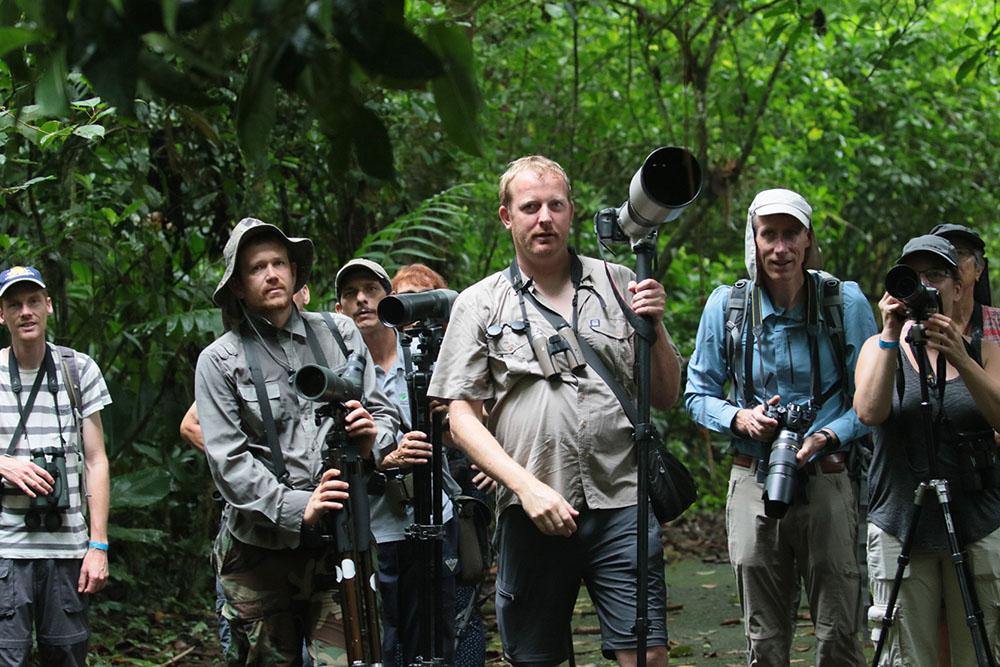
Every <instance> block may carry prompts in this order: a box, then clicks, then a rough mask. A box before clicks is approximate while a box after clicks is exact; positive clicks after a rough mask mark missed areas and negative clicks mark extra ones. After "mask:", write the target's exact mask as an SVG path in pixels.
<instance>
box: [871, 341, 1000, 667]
mask: <svg viewBox="0 0 1000 667" xmlns="http://www.w3.org/2000/svg"><path fill="white" fill-rule="evenodd" d="M906 342H907V343H910V344H911V345H912V346H913V350H914V353H915V355H916V357H917V370H918V371H919V374H920V414H921V418H922V421H923V427H924V428H923V430H924V433H926V434H927V436H926V437H927V441H926V445H927V460H928V466H927V475H926V477H927V478H926V479H924V480H923V481H921V482H920V484H919V485H918V486H917V489H916V492H915V497H914V500H913V515H912V516H911V517H910V525H909V526H908V527H907V529H906V535H905V537H904V538H903V546H902V550H901V551H900V553H899V558H898V560H897V563H898V565H897V567H896V575H895V578H894V579H893V581H892V589H891V590H890V592H889V600H888V602H887V603H886V610H885V615H884V616H883V617H882V627H881V632H880V633H879V638H878V643H877V644H876V645H875V655H874V657H873V658H872V667H878V664H879V659H880V658H881V656H882V650H883V649H884V648H885V642H886V638H887V637H888V636H889V631H890V629H891V628H892V624H893V621H894V620H895V619H894V615H895V606H896V599H897V598H898V596H899V589H900V586H901V585H902V583H903V573H904V572H905V571H906V566H907V564H909V562H910V550H911V547H912V546H913V539H914V536H915V535H916V532H917V524H918V522H919V520H920V514H921V511H922V510H923V506H924V502H925V501H926V499H927V497H928V492H930V491H931V490H933V491H934V493H935V495H936V498H937V503H938V507H940V508H941V512H942V514H943V515H944V524H945V530H946V532H947V534H948V545H949V547H950V549H951V559H952V562H953V563H954V564H955V574H956V576H957V577H958V586H959V590H960V591H961V593H962V604H963V606H964V608H965V621H966V624H967V625H968V626H969V632H970V633H971V634H972V645H973V647H974V649H975V651H976V664H978V665H979V667H996V661H995V660H994V658H993V653H992V651H991V650H990V643H989V639H988V637H987V634H986V626H985V624H984V623H983V610H982V608H981V607H980V606H979V602H978V600H977V599H976V591H975V588H973V586H972V583H971V577H970V575H969V569H968V567H969V564H968V559H967V556H966V553H965V549H964V547H963V545H962V544H961V542H960V541H959V539H958V534H957V532H956V531H955V522H954V520H953V518H952V514H951V488H950V487H949V485H948V480H946V479H941V478H937V477H935V475H934V474H933V471H934V468H935V465H936V460H937V443H936V441H935V437H936V434H935V431H934V419H933V416H932V414H931V403H930V390H929V387H928V379H927V370H928V366H929V364H928V361H927V338H926V328H925V327H924V325H923V324H920V323H919V322H918V323H916V324H914V325H913V326H911V327H910V331H909V333H907V335H906ZM938 359H939V360H941V361H943V356H939V357H938ZM937 382H938V383H940V385H939V386H940V390H941V391H942V392H943V391H944V382H945V372H944V364H943V363H939V364H938V374H937ZM941 407H942V409H943V406H941Z"/></svg>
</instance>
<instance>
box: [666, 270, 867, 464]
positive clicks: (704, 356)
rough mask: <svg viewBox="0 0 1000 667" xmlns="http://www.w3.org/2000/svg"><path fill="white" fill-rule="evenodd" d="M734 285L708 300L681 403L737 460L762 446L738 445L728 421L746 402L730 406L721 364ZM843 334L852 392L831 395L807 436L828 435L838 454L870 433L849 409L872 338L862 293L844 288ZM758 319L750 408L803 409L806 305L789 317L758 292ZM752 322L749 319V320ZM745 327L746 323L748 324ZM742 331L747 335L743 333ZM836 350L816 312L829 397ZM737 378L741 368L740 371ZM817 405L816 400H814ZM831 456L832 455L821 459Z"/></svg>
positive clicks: (808, 386) (807, 367)
mask: <svg viewBox="0 0 1000 667" xmlns="http://www.w3.org/2000/svg"><path fill="white" fill-rule="evenodd" d="M730 289H731V286H729V285H723V286H721V287H717V288H716V289H715V291H713V292H712V294H711V296H709V298H708V302H707V303H706V304H705V310H704V312H703V313H702V316H701V322H700V324H699V325H698V338H697V341H696V342H695V350H694V354H693V355H692V356H691V360H690V362H689V363H688V371H687V386H686V387H685V390H684V401H685V403H686V405H687V410H688V413H689V414H690V415H691V418H692V419H693V420H694V421H696V422H697V423H699V424H701V425H702V426H704V427H705V428H708V429H710V430H712V431H716V432H717V433H723V434H725V435H728V436H730V437H732V438H733V444H734V446H735V447H736V449H737V450H739V451H740V453H744V454H749V455H751V456H762V455H763V453H764V450H763V448H762V443H759V442H755V441H753V440H749V439H745V438H741V437H739V436H737V435H736V434H735V433H734V432H733V430H732V423H733V418H734V417H735V416H736V413H737V412H739V410H740V409H741V408H744V407H753V406H745V405H743V401H744V397H743V396H742V395H740V396H738V397H737V401H738V403H739V404H738V405H734V404H733V403H731V402H730V401H729V400H728V392H727V383H729V381H730V370H729V368H728V364H727V361H726V302H727V301H728V298H729V290H730ZM843 294H844V327H845V330H846V334H847V336H846V337H847V372H846V373H845V374H844V381H845V382H846V383H848V386H849V388H850V391H849V392H847V391H845V390H844V387H843V386H841V387H840V389H839V390H838V391H837V392H835V393H834V394H833V395H832V396H830V397H829V398H828V399H827V400H826V402H825V403H823V406H822V408H820V410H819V413H818V414H817V415H816V420H815V422H813V426H812V427H811V429H810V431H809V432H810V433H812V432H814V431H817V430H819V429H821V428H826V429H829V430H830V431H832V432H833V433H835V434H836V435H837V438H838V439H839V440H840V443H841V444H840V447H839V448H838V449H839V450H843V449H846V448H847V446H848V444H849V443H850V442H851V441H852V440H855V439H857V438H859V437H861V436H862V435H864V434H866V433H868V432H869V431H870V430H871V429H870V428H868V427H867V426H864V425H863V424H862V423H861V422H860V421H859V420H858V415H857V413H855V412H854V408H853V407H852V406H851V398H850V397H852V396H853V395H854V367H855V366H856V365H857V362H858V353H859V352H860V351H861V346H862V345H863V344H864V342H865V341H866V340H867V339H868V338H869V337H870V336H872V335H874V334H875V333H876V332H877V328H876V325H875V316H874V315H873V314H872V308H871V305H870V304H869V303H868V300H867V299H866V298H865V296H864V294H862V293H861V289H860V288H859V287H858V285H857V283H854V282H844V289H843ZM760 295H761V316H762V325H763V333H762V335H760V336H759V337H758V336H755V340H754V350H753V370H752V375H753V378H752V380H753V397H754V401H755V404H757V403H764V402H765V401H767V400H768V399H770V398H771V397H772V396H774V395H775V394H778V395H780V396H781V401H780V404H781V405H786V404H788V403H796V404H805V403H806V401H808V400H809V399H810V398H811V397H812V387H813V384H812V382H813V380H812V373H811V362H810V355H809V336H808V333H807V331H806V306H805V303H801V304H799V305H797V306H796V307H795V308H792V309H791V310H788V311H786V310H785V309H784V308H777V307H775V306H774V305H773V304H772V303H771V299H770V297H769V296H768V294H767V290H765V289H761V290H760ZM746 319H747V320H749V314H748V316H747V318H746ZM745 325H746V326H749V321H747V322H746V323H745ZM744 331H745V329H744ZM741 340H742V341H743V343H742V344H743V345H745V344H746V338H745V335H744V336H743V337H741ZM834 345H835V343H834V341H832V340H831V339H830V336H829V335H828V334H827V331H826V327H825V326H824V324H823V313H822V309H820V333H819V340H818V351H819V358H820V380H821V382H820V384H821V386H822V388H823V391H824V392H826V391H827V390H828V389H829V388H830V387H831V386H833V385H834V384H835V383H837V382H838V381H840V379H841V372H840V370H838V368H837V364H836V356H835V354H834V347H833V346H834ZM737 372H739V373H740V374H742V373H743V368H742V367H741V368H739V369H737ZM817 398H818V397H817ZM823 453H824V454H829V453H830V452H829V451H825V450H824V452H823Z"/></svg>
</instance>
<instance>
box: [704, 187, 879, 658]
mask: <svg viewBox="0 0 1000 667" xmlns="http://www.w3.org/2000/svg"><path fill="white" fill-rule="evenodd" d="M745 239H746V240H745V250H746V252H745V259H746V266H747V272H748V273H749V276H750V281H740V282H738V283H737V284H736V285H735V286H728V285H727V286H722V287H719V288H717V289H716V290H715V291H714V292H712V294H711V296H710V297H709V298H708V302H707V303H706V304H705V310H704V313H703V314H702V317H701V323H700V325H699V327H698V337H697V341H696V346H695V351H694V354H693V355H692V357H691V361H690V363H689V364H688V380H687V388H686V390H685V399H686V401H687V409H688V412H689V413H690V414H691V417H692V418H693V419H694V420H695V421H696V422H698V423H699V424H701V425H702V426H704V427H706V428H708V429H711V430H713V431H716V432H718V433H723V434H725V435H728V436H730V437H731V438H732V446H731V450H730V451H732V452H733V453H734V457H733V468H732V473H731V476H730V481H729V496H728V499H727V502H726V526H727V532H728V537H729V555H730V559H731V561H732V565H733V572H734V573H735V575H736V583H737V587H738V590H739V597H740V607H741V608H742V611H743V618H744V629H745V632H746V635H747V643H748V649H749V651H748V656H747V657H748V664H751V665H787V664H788V661H789V652H790V650H791V641H792V636H793V632H794V627H793V623H792V622H791V620H790V619H789V609H790V608H791V607H792V601H793V598H794V596H795V593H796V591H797V589H798V586H799V576H800V575H801V576H802V577H803V579H804V581H805V588H806V593H807V597H808V600H809V610H810V614H811V617H812V620H813V623H814V625H815V629H816V631H815V634H816V641H817V647H816V664H817V665H827V666H834V665H835V666H836V667H841V666H842V665H862V664H864V656H863V655H862V652H861V644H860V641H859V631H860V628H859V627H858V617H859V610H860V604H861V584H860V572H859V563H858V557H857V554H856V551H855V544H856V538H857V530H858V525H857V524H858V517H857V504H856V502H855V497H854V492H853V490H852V487H851V480H850V479H849V477H848V473H847V462H848V457H849V456H850V454H851V452H850V450H851V448H852V447H856V446H858V445H856V444H855V443H854V441H855V440H856V439H857V438H859V437H861V436H862V435H864V434H865V433H866V432H867V429H866V428H865V427H864V426H863V425H862V424H861V423H860V422H859V421H858V418H857V415H856V414H855V413H854V411H853V409H852V408H851V396H852V392H853V388H854V385H853V379H854V366H855V362H856V360H857V355H858V352H859V351H860V349H861V345H862V344H863V343H864V341H865V340H866V339H867V338H868V336H870V335H871V334H872V333H874V332H875V331H876V328H875V318H874V316H873V315H872V310H871V306H869V304H868V301H867V300H866V299H865V297H864V295H863V294H862V293H861V290H860V289H859V288H858V286H857V285H856V284H855V283H853V282H844V283H841V282H840V281H839V280H837V279H836V278H833V277H832V276H829V275H828V274H821V273H819V272H818V271H814V269H819V268H820V267H821V259H820V254H819V247H818V244H817V241H816V236H815V233H814V231H813V227H812V207H810V206H809V204H808V202H806V200H805V199H804V198H803V197H802V196H801V195H799V194H798V193H796V192H792V191H791V190H785V189H772V190H764V191H763V192H760V193H758V194H757V196H756V197H755V198H754V200H753V202H752V203H751V204H750V208H749V210H748V212H747V225H746V237H745ZM727 383H729V384H730V387H731V390H730V392H729V393H728V395H727V391H726V384H727ZM772 445H774V446H772ZM765 489H766V491H767V493H768V495H767V496H766V497H765V495H764V494H765Z"/></svg>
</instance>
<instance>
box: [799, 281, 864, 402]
mask: <svg viewBox="0 0 1000 667" xmlns="http://www.w3.org/2000/svg"><path fill="white" fill-rule="evenodd" d="M810 273H813V274H815V275H816V279H817V280H819V281H820V284H819V292H820V309H821V310H822V313H823V323H824V324H825V326H826V332H827V335H828V336H829V337H830V341H831V342H832V343H833V358H834V361H835V362H836V364H837V372H838V374H839V375H840V380H841V384H842V386H843V388H844V391H845V392H846V393H847V398H848V400H853V399H854V392H853V391H852V387H853V383H852V382H851V381H850V378H849V377H848V375H849V373H848V372H847V328H846V326H845V324H844V281H842V280H840V279H839V278H837V277H836V276H833V275H831V274H829V273H827V272H826V271H810Z"/></svg>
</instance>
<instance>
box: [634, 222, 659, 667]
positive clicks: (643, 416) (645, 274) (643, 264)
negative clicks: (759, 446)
mask: <svg viewBox="0 0 1000 667" xmlns="http://www.w3.org/2000/svg"><path fill="white" fill-rule="evenodd" d="M656 235H657V233H656V231H655V230H654V231H653V232H650V233H649V234H648V235H647V236H646V237H645V238H643V239H642V240H641V241H639V242H637V243H634V244H633V245H632V251H633V252H634V253H635V281H636V282H637V283H641V282H642V281H643V280H645V279H646V278H649V277H650V276H652V275H653V255H654V254H655V253H656ZM643 319H644V320H645V321H646V322H648V323H649V324H650V325H652V322H651V321H650V320H649V318H643ZM645 329H646V330H645V331H641V330H640V329H639V328H638V327H636V333H637V334H639V335H638V336H637V337H636V346H635V368H636V397H635V409H636V421H635V431H634V433H633V436H632V437H633V438H634V439H635V451H636V456H637V457H638V466H637V470H636V475H637V477H638V479H637V483H638V490H637V491H636V494H637V496H638V497H637V501H638V502H637V504H636V511H637V512H638V521H637V527H636V546H635V552H636V553H635V556H636V566H637V568H638V581H637V582H636V601H635V627H634V628H633V632H635V638H636V645H635V658H636V665H637V667H646V642H647V639H648V637H649V633H650V631H651V630H652V627H651V624H650V621H649V556H648V553H649V476H648V471H647V467H648V462H649V459H648V457H647V456H646V449H647V448H649V447H652V446H653V441H654V438H653V433H655V427H654V426H653V424H652V423H651V422H650V419H649V390H650V385H651V381H650V371H649V365H650V359H651V346H652V344H653V342H654V341H655V340H656V329H655V328H653V327H652V326H649V327H645ZM650 334H651V336H650Z"/></svg>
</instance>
